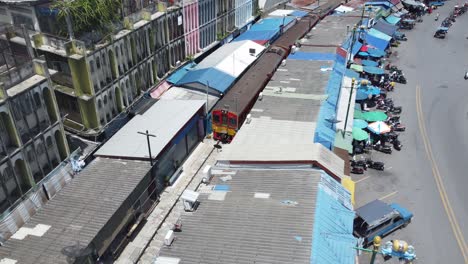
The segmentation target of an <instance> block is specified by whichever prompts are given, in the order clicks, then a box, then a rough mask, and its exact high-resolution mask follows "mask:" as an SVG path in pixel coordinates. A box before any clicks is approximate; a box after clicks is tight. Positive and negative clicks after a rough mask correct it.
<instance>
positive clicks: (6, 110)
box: [0, 40, 69, 213]
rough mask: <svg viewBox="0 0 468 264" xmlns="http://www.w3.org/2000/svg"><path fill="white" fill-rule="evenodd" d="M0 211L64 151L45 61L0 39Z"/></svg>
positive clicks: (26, 190) (56, 162)
mask: <svg viewBox="0 0 468 264" xmlns="http://www.w3.org/2000/svg"><path fill="white" fill-rule="evenodd" d="M0 47H1V49H2V50H1V55H2V56H1V58H0V64H1V66H0V69H1V71H2V72H1V73H0V79H1V82H2V86H1V89H0V213H4V212H5V211H6V210H7V209H9V208H12V207H13V206H14V205H16V204H17V203H18V202H19V201H20V200H21V198H22V197H23V196H25V195H26V194H27V193H29V191H30V190H31V189H33V188H34V187H35V186H37V185H38V184H39V183H40V182H41V181H42V180H43V179H44V178H45V177H46V176H47V175H48V174H49V173H50V172H52V171H53V170H54V169H55V168H56V167H57V166H58V165H59V164H60V162H61V161H63V160H64V159H66V158H67V157H68V155H69V150H68V146H67V143H66V138H65V134H64V129H63V125H62V123H61V117H60V115H59V111H58V107H57V103H56V98H55V96H54V92H53V89H52V87H51V83H50V82H49V79H48V71H47V68H46V66H45V62H44V61H41V60H37V59H36V60H31V59H30V58H29V55H28V53H27V50H26V48H25V47H24V46H22V45H18V44H14V43H8V41H6V40H1V41H0Z"/></svg>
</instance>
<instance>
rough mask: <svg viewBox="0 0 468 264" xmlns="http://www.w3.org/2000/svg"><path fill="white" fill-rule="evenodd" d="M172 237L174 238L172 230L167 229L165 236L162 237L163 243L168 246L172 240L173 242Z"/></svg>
mask: <svg viewBox="0 0 468 264" xmlns="http://www.w3.org/2000/svg"><path fill="white" fill-rule="evenodd" d="M174 238H175V235H174V231H172V230H169V231H167V233H166V236H165V237H164V245H166V246H170V245H171V244H172V242H174Z"/></svg>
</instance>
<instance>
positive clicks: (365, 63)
mask: <svg viewBox="0 0 468 264" xmlns="http://www.w3.org/2000/svg"><path fill="white" fill-rule="evenodd" d="M361 64H362V65H363V66H374V67H376V66H377V65H379V63H378V62H376V61H373V60H362V61H361Z"/></svg>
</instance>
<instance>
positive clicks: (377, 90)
mask: <svg viewBox="0 0 468 264" xmlns="http://www.w3.org/2000/svg"><path fill="white" fill-rule="evenodd" d="M358 90H364V91H366V93H367V94H371V95H379V94H380V88H378V87H375V86H372V85H364V86H363V85H360V86H358Z"/></svg>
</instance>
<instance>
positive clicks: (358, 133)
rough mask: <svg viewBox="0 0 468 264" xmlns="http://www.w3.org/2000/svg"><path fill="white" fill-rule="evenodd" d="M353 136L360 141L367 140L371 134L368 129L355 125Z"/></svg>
mask: <svg viewBox="0 0 468 264" xmlns="http://www.w3.org/2000/svg"><path fill="white" fill-rule="evenodd" d="M353 138H354V139H355V140H358V141H361V140H367V139H368V138H369V135H368V134H367V132H366V131H364V130H362V129H360V128H357V127H353Z"/></svg>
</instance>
